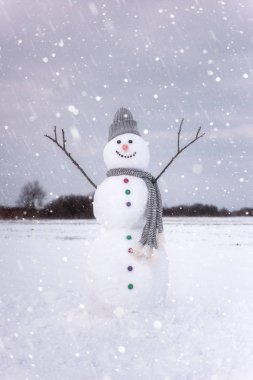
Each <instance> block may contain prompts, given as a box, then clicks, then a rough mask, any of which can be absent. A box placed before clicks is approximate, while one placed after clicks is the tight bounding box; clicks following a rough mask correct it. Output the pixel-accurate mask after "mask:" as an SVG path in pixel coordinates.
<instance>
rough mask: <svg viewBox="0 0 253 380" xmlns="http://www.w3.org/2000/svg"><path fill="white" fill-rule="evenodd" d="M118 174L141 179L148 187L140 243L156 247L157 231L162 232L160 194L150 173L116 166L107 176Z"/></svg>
mask: <svg viewBox="0 0 253 380" xmlns="http://www.w3.org/2000/svg"><path fill="white" fill-rule="evenodd" d="M118 175H130V176H133V177H138V178H141V179H143V181H144V182H145V184H146V186H147V188H148V202H147V210H146V211H147V212H146V224H145V226H144V228H143V231H142V235H141V240H140V243H141V244H142V245H143V246H145V245H148V246H149V247H150V248H152V249H153V248H158V243H157V232H158V233H162V232H163V221H162V212H163V210H162V199H161V194H160V191H159V188H158V185H157V182H155V178H154V177H153V176H152V174H150V173H148V172H145V171H143V170H138V169H127V168H117V169H110V170H108V172H107V177H111V176H118Z"/></svg>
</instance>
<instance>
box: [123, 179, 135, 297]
mask: <svg viewBox="0 0 253 380" xmlns="http://www.w3.org/2000/svg"><path fill="white" fill-rule="evenodd" d="M123 182H124V183H128V182H129V179H128V178H124V179H123ZM125 194H126V195H130V194H131V190H129V189H126V190H125ZM126 206H127V207H130V206H131V202H126ZM126 239H127V240H132V236H131V235H127V236H126ZM128 253H133V248H128ZM133 269H134V268H133V267H132V265H129V266H128V267H127V270H128V271H129V272H132V271H133ZM127 287H128V289H129V290H132V289H133V288H134V285H133V284H131V283H130V284H128V286H127Z"/></svg>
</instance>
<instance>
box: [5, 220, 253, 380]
mask: <svg viewBox="0 0 253 380" xmlns="http://www.w3.org/2000/svg"><path fill="white" fill-rule="evenodd" d="M98 228H99V227H98V225H97V224H96V222H95V221H40V222H37V221H17V222H16V221H10V222H6V221H5V222H3V221H1V222H0V289H1V294H0V379H1V380H21V379H22V380H35V379H42V380H129V379H131V380H137V379H145V380H200V379H203V380H252V379H253V323H252V321H253V218H226V219H221V218H218V219H216V218H211V219H210V218H180V219H179V218H173V219H172V218H169V219H166V220H165V232H166V241H167V242H166V246H167V251H168V256H169V261H170V268H169V276H170V284H169V296H168V305H167V307H166V310H153V311H152V312H151V313H149V314H148V313H146V312H145V313H144V312H143V313H140V314H133V315H131V314H130V315H118V314H117V313H116V314H115V315H103V314H100V315H90V314H89V313H88V312H87V310H86V307H85V303H86V289H85V283H84V274H85V256H86V253H87V250H88V248H89V244H90V242H91V241H92V240H93V239H94V237H95V236H96V234H97V231H98Z"/></svg>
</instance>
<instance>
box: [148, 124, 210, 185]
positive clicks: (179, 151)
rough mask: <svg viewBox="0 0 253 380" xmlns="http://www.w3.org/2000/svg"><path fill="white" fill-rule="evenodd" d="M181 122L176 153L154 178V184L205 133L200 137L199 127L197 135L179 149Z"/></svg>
mask: <svg viewBox="0 0 253 380" xmlns="http://www.w3.org/2000/svg"><path fill="white" fill-rule="evenodd" d="M183 121H184V119H182V120H181V123H180V127H179V130H178V134H177V153H176V154H175V155H174V156H172V158H171V159H170V161H169V162H168V163H167V165H166V166H165V167H164V168H163V170H162V171H161V172H160V173H159V174H158V176H157V177H156V178H155V180H154V183H155V182H156V181H157V180H158V179H159V178H160V177H161V175H163V173H164V172H165V171H166V170H167V169H168V167H169V166H170V165H171V164H172V162H173V161H174V160H175V159H176V158H177V157H178V156H179V154H181V153H182V152H183V151H184V150H185V149H187V148H188V147H189V146H190V145H192V144H193V143H195V142H196V141H197V140H199V139H200V138H201V137H203V136H204V135H205V133H202V134H201V135H200V131H201V127H199V129H198V130H197V133H196V135H195V137H194V139H193V140H191V141H190V142H189V143H188V144H186V145H185V146H184V147H183V148H180V135H181V130H182V125H183Z"/></svg>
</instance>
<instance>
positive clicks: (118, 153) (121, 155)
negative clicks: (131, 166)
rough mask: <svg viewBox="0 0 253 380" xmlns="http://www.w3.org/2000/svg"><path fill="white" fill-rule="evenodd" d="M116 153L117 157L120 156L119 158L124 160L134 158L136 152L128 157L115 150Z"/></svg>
mask: <svg viewBox="0 0 253 380" xmlns="http://www.w3.org/2000/svg"><path fill="white" fill-rule="evenodd" d="M116 153H117V155H118V156H120V157H124V158H131V157H134V156H135V155H136V152H134V153H133V154H131V155H129V156H124V154H121V153H120V152H118V151H117V150H116Z"/></svg>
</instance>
